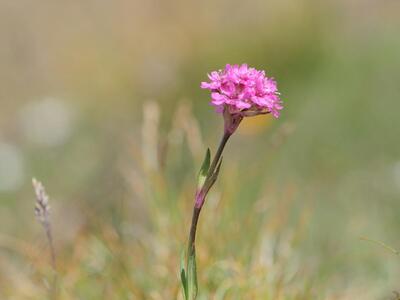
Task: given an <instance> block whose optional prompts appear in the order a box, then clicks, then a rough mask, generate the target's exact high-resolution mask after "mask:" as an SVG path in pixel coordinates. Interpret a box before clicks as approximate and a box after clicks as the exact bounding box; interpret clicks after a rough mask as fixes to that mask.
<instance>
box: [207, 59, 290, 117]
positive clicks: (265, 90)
mask: <svg viewBox="0 0 400 300" xmlns="http://www.w3.org/2000/svg"><path fill="white" fill-rule="evenodd" d="M208 78H209V79H210V82H202V83H201V88H202V89H208V90H210V91H211V104H212V105H214V106H215V107H216V108H217V111H218V112H220V113H222V112H225V113H229V114H230V115H232V116H236V117H241V118H243V117H246V116H255V115H259V114H267V113H271V114H272V115H273V116H274V117H276V118H277V117H279V111H280V110H281V109H282V108H283V106H282V101H281V100H280V98H279V93H278V89H277V85H276V81H275V80H274V79H272V78H269V77H266V76H265V72H264V71H259V70H256V69H254V68H249V67H248V66H247V64H242V65H240V66H239V65H233V66H232V65H229V64H228V65H226V66H225V69H224V70H219V71H213V72H211V73H210V74H208Z"/></svg>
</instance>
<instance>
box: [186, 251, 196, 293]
mask: <svg viewBox="0 0 400 300" xmlns="http://www.w3.org/2000/svg"><path fill="white" fill-rule="evenodd" d="M187 271H188V278H187V279H188V296H189V298H188V299H189V300H195V299H196V297H197V267H196V253H195V252H194V253H193V255H190V256H189V258H188V270H187Z"/></svg>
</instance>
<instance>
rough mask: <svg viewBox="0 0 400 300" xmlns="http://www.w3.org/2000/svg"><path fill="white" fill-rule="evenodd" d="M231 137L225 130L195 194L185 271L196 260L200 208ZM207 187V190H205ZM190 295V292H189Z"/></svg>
mask: <svg viewBox="0 0 400 300" xmlns="http://www.w3.org/2000/svg"><path fill="white" fill-rule="evenodd" d="M231 135H232V133H230V132H229V131H227V130H225V132H224V135H223V136H222V138H221V141H220V144H219V147H218V150H217V152H216V153H215V156H214V158H213V160H212V162H211V165H210V168H209V169H208V173H207V177H206V180H205V182H204V184H203V186H202V187H201V188H200V189H199V190H198V191H197V192H196V196H195V205H194V208H193V215H192V224H191V227H190V233H189V244H188V259H187V265H186V270H188V269H189V265H188V264H189V260H190V259H193V260H195V259H196V246H195V241H196V231H197V223H198V221H199V216H200V211H201V208H202V207H203V204H204V201H205V199H206V196H207V193H208V191H209V189H210V187H211V185H212V183H211V185H210V180H212V175H213V174H214V172H215V169H216V167H217V165H218V163H219V161H220V159H221V156H222V152H223V151H224V148H225V145H226V143H227V141H228V140H229V137H230V136H231ZM207 187H208V188H207ZM194 272H195V273H194V274H190V272H189V273H188V276H196V277H197V275H196V270H194ZM189 293H190V292H189Z"/></svg>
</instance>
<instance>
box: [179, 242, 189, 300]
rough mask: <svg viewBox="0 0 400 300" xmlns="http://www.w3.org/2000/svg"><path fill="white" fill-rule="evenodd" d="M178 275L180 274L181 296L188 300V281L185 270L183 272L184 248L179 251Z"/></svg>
mask: <svg viewBox="0 0 400 300" xmlns="http://www.w3.org/2000/svg"><path fill="white" fill-rule="evenodd" d="M180 275H181V282H182V290H183V296H184V298H185V300H188V282H187V277H186V272H185V250H182V253H181V272H180Z"/></svg>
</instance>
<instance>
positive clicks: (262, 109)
mask: <svg viewBox="0 0 400 300" xmlns="http://www.w3.org/2000/svg"><path fill="white" fill-rule="evenodd" d="M208 78H209V79H210V82H202V83H201V88H202V89H208V90H210V91H211V104H212V105H214V106H215V107H216V110H217V112H218V113H222V114H223V116H224V132H223V135H222V138H221V141H220V144H219V147H218V149H217V151H216V153H215V155H214V156H213V158H212V159H211V153H210V150H209V149H208V150H207V152H206V156H205V159H204V162H203V165H202V167H201V169H200V172H199V177H198V184H197V190H196V194H195V203H194V208H193V216H192V224H191V228H190V233H189V243H188V252H187V259H186V262H185V256H184V255H183V256H182V259H181V281H182V286H183V293H184V297H185V300H194V299H196V297H197V290H198V287H197V267H196V248H195V239H196V230H197V223H198V220H199V216H200V211H201V209H202V207H203V204H204V202H205V200H206V196H207V194H208V192H209V191H210V189H211V187H212V186H213V185H214V183H215V182H216V180H217V178H218V174H219V171H220V168H221V164H222V152H223V151H224V148H225V145H226V143H227V142H228V140H229V138H230V137H231V135H232V134H233V133H234V132H235V130H236V129H237V128H238V126H239V124H240V122H241V121H242V120H243V118H244V117H251V116H256V115H260V114H269V113H271V114H272V115H273V116H274V117H275V118H278V117H279V111H280V110H281V109H282V108H283V106H282V101H281V99H280V97H279V95H280V94H279V93H278V88H277V85H276V82H275V80H274V79H272V78H268V77H266V75H265V72H264V71H259V70H256V69H254V68H249V67H248V66H247V64H242V65H241V66H239V65H233V66H231V65H226V67H225V69H224V70H219V71H213V72H211V73H210V74H209V75H208ZM185 264H186V266H185Z"/></svg>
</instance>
